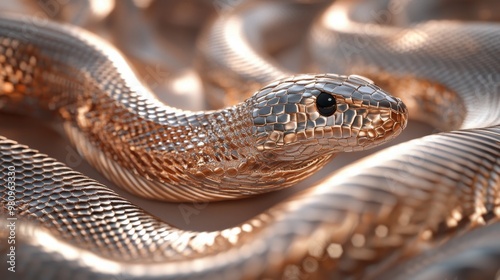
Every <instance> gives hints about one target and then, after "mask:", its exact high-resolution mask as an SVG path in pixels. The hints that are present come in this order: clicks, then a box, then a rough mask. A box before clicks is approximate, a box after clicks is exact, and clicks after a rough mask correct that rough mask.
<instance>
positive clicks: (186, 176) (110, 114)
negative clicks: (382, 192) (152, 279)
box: [0, 16, 408, 279]
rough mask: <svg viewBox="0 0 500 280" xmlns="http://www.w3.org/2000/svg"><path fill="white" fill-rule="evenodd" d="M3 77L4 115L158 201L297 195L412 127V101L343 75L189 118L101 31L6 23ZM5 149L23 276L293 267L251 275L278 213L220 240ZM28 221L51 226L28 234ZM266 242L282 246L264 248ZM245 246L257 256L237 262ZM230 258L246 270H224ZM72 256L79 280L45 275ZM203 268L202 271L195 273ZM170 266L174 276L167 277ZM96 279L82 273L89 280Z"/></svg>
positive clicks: (304, 78)
mask: <svg viewBox="0 0 500 280" xmlns="http://www.w3.org/2000/svg"><path fill="white" fill-rule="evenodd" d="M0 69H1V75H2V79H1V83H0V89H1V90H0V100H1V107H2V109H3V110H5V111H8V112H16V113H26V112H27V113H28V114H30V113H31V114H33V115H35V116H40V115H49V116H51V117H53V118H54V119H56V120H59V121H61V122H62V124H63V127H64V129H65V131H66V133H67V135H68V137H69V138H70V140H71V141H72V142H73V144H74V145H75V146H76V147H77V148H78V150H79V152H80V153H81V154H82V155H84V157H85V158H86V159H87V160H88V161H89V162H90V163H91V164H93V165H94V166H95V167H96V168H98V169H99V170H100V171H101V172H103V173H104V174H105V176H107V177H109V178H110V179H112V180H114V181H115V183H116V184H117V185H120V186H122V187H123V188H125V189H127V190H129V191H130V192H132V193H135V194H138V195H141V196H144V197H147V198H154V199H163V200H175V201H209V200H220V199H231V198H239V197H244V196H249V195H255V194H258V193H262V192H268V191H271V190H276V189H280V188H284V187H286V186H289V185H291V184H293V183H296V182H297V181H299V180H301V179H303V178H305V177H307V176H308V175H310V174H312V173H313V172H314V171H316V170H318V169H319V168H321V167H322V166H323V165H324V164H325V163H326V162H327V161H328V160H329V159H331V158H332V157H333V156H334V155H335V154H336V153H339V152H346V151H357V150H363V149H368V148H370V147H374V146H377V145H379V144H382V143H385V142H386V141H388V140H391V139H393V138H394V137H395V136H397V135H398V134H399V133H400V132H401V131H402V129H403V128H404V127H405V126H406V122H407V117H408V111H407V109H406V107H405V105H404V104H403V103H402V102H401V101H400V100H399V99H396V98H393V97H391V96H390V95H388V94H387V93H385V92H384V91H383V90H381V89H380V88H379V87H377V86H375V85H374V84H373V83H372V82H371V81H370V80H367V79H365V78H363V77H360V76H355V75H352V76H338V75H334V74H317V75H296V76H292V77H289V78H285V79H282V80H279V81H277V82H273V83H270V84H268V85H267V86H264V87H263V88H261V89H260V90H259V91H257V92H256V93H255V94H254V95H253V97H252V98H250V99H248V100H247V101H245V102H243V103H241V104H239V105H236V106H234V107H230V108H227V109H223V110H218V111H210V112H187V111H181V110H177V109H174V108H170V107H167V106H165V105H163V104H161V103H160V102H159V101H157V100H156V99H155V98H154V97H153V96H152V95H151V94H150V92H149V91H148V90H147V89H146V88H143V87H142V86H141V85H140V83H139V82H138V81H137V78H136V77H135V76H134V75H133V73H132V71H131V70H130V68H128V66H127V65H126V63H125V62H124V59H123V58H122V57H121V56H120V55H119V53H118V52H117V51H115V50H114V49H113V48H112V47H110V46H108V45H107V44H105V43H103V42H102V41H100V40H99V39H98V38H96V37H94V36H92V35H91V34H88V33H86V32H84V31H82V30H79V29H74V28H70V27H64V26H60V25H56V24H53V23H49V22H43V23H36V22H35V23H33V22H30V21H27V20H19V19H15V18H14V17H9V16H4V17H2V18H0ZM321 93H327V94H330V95H331V96H332V97H333V98H334V99H335V100H336V111H335V113H334V114H333V115H331V116H328V117H325V116H321V115H320V114H319V113H318V109H317V105H316V97H317V96H318V95H319V94H321ZM0 145H1V151H2V152H1V165H0V166H1V169H2V170H1V171H2V172H3V173H2V175H1V176H2V177H1V180H2V185H1V187H0V188H1V190H2V206H3V207H2V212H1V213H2V216H3V217H9V216H10V214H11V213H12V214H13V215H15V216H16V217H18V218H19V219H20V221H19V235H17V236H16V238H19V239H18V240H16V242H18V245H19V247H18V248H19V249H18V251H17V253H18V254H20V255H23V257H20V258H19V266H18V268H19V269H20V270H21V271H20V274H21V276H22V277H26V278H30V277H42V278H52V277H54V278H64V275H67V273H73V272H74V273H77V272H78V271H79V270H80V269H82V267H79V266H83V267H85V266H86V265H88V264H89V263H88V262H89V261H90V262H99V263H108V264H109V265H107V266H103V267H102V268H105V270H101V271H94V269H89V270H88V271H86V272H85V273H87V276H88V277H89V278H92V279H93V278H94V276H93V275H92V274H93V273H97V274H100V273H102V274H109V273H116V272H120V271H121V270H123V271H122V272H123V273H124V274H125V275H129V274H130V275H131V276H135V277H139V278H141V279H143V278H145V277H146V276H148V274H149V276H159V277H174V278H177V277H178V276H182V275H185V276H189V277H194V278H197V274H198V273H199V274H203V275H205V276H206V277H209V276H210V274H207V273H209V272H211V271H213V273H214V275H218V274H219V273H229V272H228V271H230V269H231V267H232V266H234V267H235V269H237V272H235V273H238V274H239V273H243V275H246V274H247V273H250V274H254V273H255V274H256V275H259V274H269V275H276V273H279V271H280V270H279V269H277V268H278V267H280V266H283V264H285V263H287V262H289V261H290V259H289V258H288V257H286V258H282V260H281V261H279V262H278V263H276V264H275V265H274V268H271V267H269V268H266V271H255V272H251V271H248V269H249V267H248V266H247V265H248V263H247V261H248V259H255V258H256V257H258V255H259V254H261V253H265V252H261V253H257V252H256V253H251V252H250V251H248V246H251V245H248V244H247V242H261V241H259V240H258V239H255V240H254V239H253V237H254V236H255V235H256V234H257V233H258V232H260V231H262V230H263V229H265V228H267V225H274V224H275V223H274V222H272V220H269V218H270V217H273V218H274V214H272V213H268V214H263V215H262V216H259V217H257V218H255V220H253V221H249V222H248V223H246V224H245V225H241V226H239V227H236V228H234V229H228V230H224V231H221V232H213V233H194V232H185V231H182V230H179V229H175V228H172V227H170V226H168V225H166V224H164V223H162V222H160V221H158V220H156V219H155V218H153V217H151V216H150V215H147V214H145V213H143V212H142V211H140V210H139V209H137V208H135V207H134V206H132V205H130V203H128V202H127V201H125V200H123V199H121V198H119V197H117V196H116V195H115V194H114V193H112V192H111V191H109V190H107V189H106V188H105V187H103V186H102V185H100V184H98V183H97V182H94V181H92V180H90V179H88V178H86V177H84V176H83V175H81V174H78V173H76V172H74V171H71V170H70V169H68V168H67V167H64V166H63V165H62V164H60V163H57V162H54V161H53V160H52V159H50V158H47V157H46V156H44V155H40V154H38V153H36V152H35V151H33V150H29V149H28V148H26V147H23V146H20V145H18V144H16V143H14V142H12V141H10V140H7V139H4V138H2V139H1V140H0ZM12 169H13V170H12ZM9 172H11V173H12V172H14V173H15V175H13V177H11V175H9V174H11V173H9ZM9 178H10V179H9ZM9 180H14V185H12V182H11V183H10V184H8V181H9ZM9 197H10V198H9ZM14 197H15V199H14ZM14 200H15V202H11V203H14V204H13V205H10V204H9V201H14ZM9 207H11V208H13V209H12V211H13V212H9V211H10V210H9ZM278 208H282V207H281V206H280V207H278ZM266 217H267V218H266ZM293 219H296V218H295V217H293ZM29 220H31V221H37V222H40V223H43V224H44V228H39V227H37V226H36V225H35V224H34V222H32V224H29V223H28V224H26V225H25V224H24V223H25V221H29ZM288 223H290V222H287V224H288ZM290 225H293V222H292V223H291V224H290ZM290 225H287V226H286V227H289V226H290ZM274 226H276V225H274ZM5 228H6V227H4V228H3V229H5ZM2 234H9V232H3V231H2ZM268 234H269V233H268ZM3 237H6V236H3ZM149 237H150V238H149ZM268 238H271V239H270V240H269V241H268V242H271V241H272V240H273V239H274V237H272V236H271V237H268ZM7 239H8V238H7ZM252 240H253V241H252ZM2 241H6V240H5V239H3V238H2ZM51 242H52V245H54V247H52V248H56V247H57V248H59V247H68V248H67V249H61V250H57V251H51V249H50V248H48V245H49V244H51ZM53 242H56V243H57V244H54V243H53ZM19 243H20V244H19ZM3 244H7V241H6V242H3ZM63 244H64V245H63ZM263 244H264V246H265V247H267V246H266V245H265V244H269V243H267V242H265V243H262V244H261V245H259V246H255V247H254V248H252V250H255V249H259V248H262V247H263ZM2 246H3V245H2ZM24 246H26V247H24ZM238 247H244V248H245V249H244V250H242V251H240V252H238V249H237V248H238ZM4 249H7V250H8V248H4ZM30 250H35V251H37V250H38V253H36V252H34V251H30ZM235 250H236V251H235ZM71 252H73V253H76V254H77V255H80V257H79V258H74V255H73V256H71V254H73V253H71ZM68 253H69V254H70V255H68ZM82 253H83V254H84V255H88V256H87V257H85V256H83V255H81V254H82ZM216 253H219V254H218V255H216V256H214V254H216ZM249 253H250V255H248V254H249ZM60 254H62V255H60ZM223 254H225V255H226V256H227V258H231V259H233V262H231V263H227V264H226V263H224V262H220V261H219V260H218V259H219V258H220V257H221V255H223ZM251 255H253V256H251ZM35 256H38V257H35ZM284 256H285V255H284ZM61 258H62V259H64V261H63V262H62V263H61V265H63V263H64V262H68V264H67V266H65V267H67V268H68V269H69V270H70V272H68V271H66V270H61V271H54V270H52V268H53V266H48V265H45V262H48V263H50V262H51V260H53V261H55V260H58V259H61ZM193 258H196V259H197V261H196V262H201V267H197V268H196V267H193V262H194V260H193ZM204 258H207V259H206V260H204ZM40 262H41V263H40ZM129 262H132V263H135V264H133V265H132V264H130V265H128V263H129ZM4 263H5V262H4ZM146 263H150V264H152V265H153V266H152V267H145V266H144V264H146ZM165 263H168V267H171V268H168V267H166V268H164V265H165ZM94 264H95V263H94ZM216 264H217V265H216ZM214 265H216V266H214ZM219 265H222V266H223V267H217V266H219ZM226 265H229V266H228V267H226ZM92 266H93V265H92ZM111 267H115V268H116V269H117V270H114V269H111ZM155 267H156V268H155ZM159 267H161V270H160V269H159ZM46 268H48V269H47V270H45V269H46ZM144 268H146V269H147V272H144V270H143V269H144ZM200 268H201V270H200ZM72 269H74V270H72ZM98 270H99V268H98ZM4 271H5V270H4ZM85 273H83V272H78V274H80V275H82V276H81V277H84V276H83V275H85ZM143 274H144V275H143ZM214 277H217V278H218V276H214ZM230 278H233V277H230ZM236 278H239V277H236Z"/></svg>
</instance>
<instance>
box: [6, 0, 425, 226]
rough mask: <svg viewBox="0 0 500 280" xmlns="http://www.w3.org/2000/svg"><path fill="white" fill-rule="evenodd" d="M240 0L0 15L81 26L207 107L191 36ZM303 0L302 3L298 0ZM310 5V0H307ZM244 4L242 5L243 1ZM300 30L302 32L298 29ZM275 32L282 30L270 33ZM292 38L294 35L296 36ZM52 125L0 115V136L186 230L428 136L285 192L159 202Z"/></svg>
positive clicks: (178, 103)
mask: <svg viewBox="0 0 500 280" xmlns="http://www.w3.org/2000/svg"><path fill="white" fill-rule="evenodd" d="M243 2H245V1H243V0H213V1H211V0H183V1H175V0H163V1H159V0H158V1H154V0H119V1H118V0H117V1H113V0H38V1H28V0H23V1H14V0H12V1H9V0H0V11H1V12H13V13H18V14H19V15H20V16H22V17H26V18H28V19H31V20H34V21H42V22H43V21H46V20H50V21H58V22H63V23H66V24H73V25H77V26H80V27H81V28H85V29H87V30H89V31H91V32H94V33H96V34H97V35H99V36H101V37H103V38H105V39H106V40H108V41H109V42H110V43H111V44H113V45H115V46H116V47H117V48H118V49H120V51H121V52H122V53H123V54H124V56H125V57H126V58H127V59H128V61H129V62H130V63H131V65H132V66H133V68H134V70H135V71H136V73H137V75H138V77H139V78H140V79H141V80H142V82H143V83H144V84H145V85H147V86H148V87H149V88H150V89H151V90H152V91H153V92H154V93H155V94H156V95H157V96H158V97H159V99H161V100H162V101H164V102H165V103H166V104H169V105H171V106H174V107H178V108H182V109H189V110H205V109H214V108H211V107H209V106H208V105H207V102H206V96H205V95H204V86H203V83H202V82H201V79H200V78H199V75H198V73H197V72H196V70H195V67H194V65H195V64H196V57H197V51H198V50H197V40H198V38H199V36H200V34H202V33H203V31H204V30H205V29H206V28H207V26H208V25H209V24H210V23H211V22H212V21H213V20H214V19H216V18H217V17H219V16H221V15H223V14H225V13H229V12H231V11H232V10H233V9H237V8H238V6H239V5H240V4H242V3H243ZM304 2H307V1H304ZM311 2H312V1H311ZM243 4H244V3H243ZM305 30H306V29H304V31H305ZM273 32H276V34H267V35H268V37H273V35H276V36H279V33H280V32H286V30H285V31H283V30H281V31H280V30H274V31H273ZM296 41H297V40H296ZM302 48H303V45H301V44H297V45H291V46H286V47H282V48H280V49H279V50H277V51H275V52H273V54H272V55H273V56H274V57H275V58H276V60H278V61H279V62H280V63H281V64H282V65H283V66H284V67H286V68H288V69H290V70H292V71H294V70H295V71H296V70H297V67H298V66H297V59H290V58H294V57H296V56H297V54H298V53H301V52H302V51H303V50H302ZM57 131H58V128H57V126H54V125H53V124H51V123H48V122H45V121H44V120H39V119H33V118H29V117H24V116H18V115H7V114H0V135H3V136H6V137H8V138H10V139H13V140H16V141H18V142H20V143H22V144H26V145H28V146H30V147H32V148H34V149H38V150H40V151H41V152H42V153H45V154H48V155H50V156H51V157H54V158H56V159H57V160H59V161H61V162H64V163H65V164H67V165H68V166H70V167H71V168H73V169H75V170H77V171H80V172H82V173H83V174H85V175H87V176H89V177H91V178H93V179H95V180H97V181H99V182H101V183H103V184H105V185H107V186H109V187H110V188H112V189H114V190H115V191H116V192H118V193H119V194H121V195H122V196H124V197H125V198H127V199H129V200H130V201H132V202H133V203H134V204H136V205H138V206H139V207H141V208H143V209H145V210H146V211H147V212H149V213H151V214H153V215H155V216H157V217H159V218H160V219H162V220H164V221H166V222H168V223H170V224H172V225H174V226H177V227H179V228H181V229H188V230H207V231H209V230H217V229H223V228H226V227H230V226H235V225H237V224H239V223H241V222H244V221H245V220H247V219H249V218H251V217H253V216H255V215H256V214H258V213H260V212H262V211H264V210H265V209H267V208H269V207H271V206H272V205H274V204H276V203H278V202H280V201H282V200H284V199H286V198H287V197H290V196H291V195H293V194H295V193H297V192H300V191H301V190H304V189H306V188H308V187H310V186H312V185H314V184H316V183H318V182H320V181H321V180H322V179H323V178H325V177H326V176H329V175H331V174H332V173H333V172H335V171H336V170H338V169H339V168H341V167H342V166H345V165H347V164H350V163H352V162H354V161H356V160H358V159H360V158H362V157H365V156H367V155H369V154H371V153H373V152H376V151H379V150H381V149H384V148H386V147H387V146H390V145H394V144H397V143H400V142H404V141H407V140H409V139H413V138H418V137H421V136H423V135H427V134H431V133H433V132H434V131H433V129H432V128H431V127H429V126H427V125H424V124H422V123H418V122H414V121H413V122H410V123H409V125H408V127H407V128H406V130H405V131H404V132H403V134H402V135H401V136H400V137H398V138H397V139H396V140H394V141H392V142H390V143H388V144H386V145H383V146H381V147H378V148H376V149H372V150H370V151H366V152H359V153H344V154H339V155H338V156H337V157H336V158H335V159H334V160H333V161H332V162H331V163H330V164H328V165H327V166H326V167H325V168H324V169H322V170H321V171H320V172H318V173H317V174H315V175H314V176H312V177H310V178H308V179H307V180H305V181H303V182H301V183H299V184H297V185H296V186H293V187H291V188H289V189H285V190H281V191H278V192H273V193H268V194H264V195H260V196H256V197H252V198H248V199H242V200H236V201H225V202H211V203H198V204H196V203H165V202H158V201H151V200H145V199H141V198H138V197H134V196H133V195H131V194H129V193H127V192H125V191H122V190H121V189H120V188H118V187H117V186H115V185H114V184H113V183H111V182H110V181H108V180H107V179H105V178H104V177H103V176H102V175H100V174H99V173H98V172H97V171H95V170H94V169H93V168H92V167H91V166H90V165H89V164H87V163H86V162H85V161H84V160H83V159H82V158H81V157H80V156H79V155H78V154H77V152H76V150H75V149H74V148H72V147H71V146H70V144H69V142H68V141H67V140H66V138H65V137H64V136H62V134H59V133H58V132H57Z"/></svg>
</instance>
